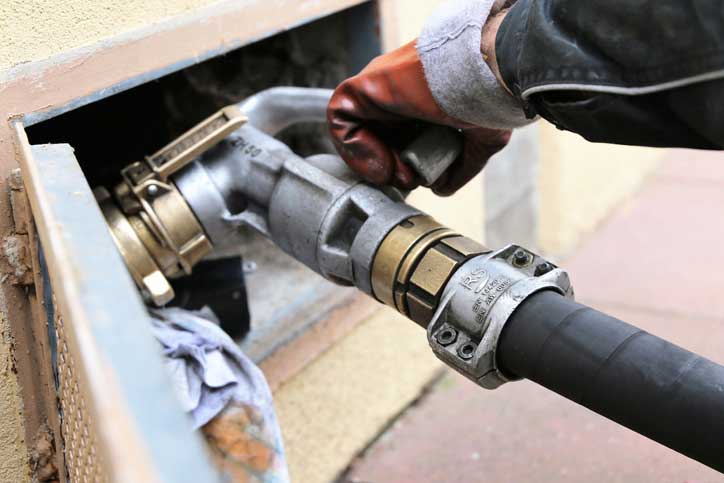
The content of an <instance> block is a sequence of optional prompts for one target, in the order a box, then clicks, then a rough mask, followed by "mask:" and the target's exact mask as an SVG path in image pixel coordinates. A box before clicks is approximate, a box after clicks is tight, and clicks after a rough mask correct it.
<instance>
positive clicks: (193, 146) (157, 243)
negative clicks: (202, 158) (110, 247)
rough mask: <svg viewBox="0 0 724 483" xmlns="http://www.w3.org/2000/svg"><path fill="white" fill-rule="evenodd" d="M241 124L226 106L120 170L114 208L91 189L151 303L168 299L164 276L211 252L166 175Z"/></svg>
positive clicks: (187, 269) (234, 111)
mask: <svg viewBox="0 0 724 483" xmlns="http://www.w3.org/2000/svg"><path fill="white" fill-rule="evenodd" d="M245 122H246V117H245V116H244V115H243V114H242V112H241V111H240V110H239V109H238V107H236V106H228V107H226V108H224V109H222V110H220V111H218V112H217V113H215V114H214V115H212V116H211V117H209V118H208V119H206V120H204V121H203V122H201V123H200V124H198V125H196V126H195V127H194V128H192V129H191V130H189V131H187V132H186V133H185V134H183V135H182V136H180V137H179V138H177V139H176V140H175V141H173V142H172V143H170V144H168V145H167V146H164V147H163V148H162V149H160V150H159V151H158V152H156V153H154V154H152V155H151V156H148V157H146V158H145V159H144V160H143V161H138V162H135V163H133V164H131V165H129V166H127V167H125V168H124V169H123V170H122V171H121V176H122V178H123V181H122V182H121V183H119V184H118V185H117V186H116V187H115V188H114V189H113V198H115V201H116V203H117V205H118V208H120V209H118V208H115V207H114V206H111V205H113V200H112V199H111V198H110V196H109V195H108V193H107V191H106V190H104V189H97V190H96V197H97V198H98V201H99V203H100V204H101V207H102V209H103V210H104V214H105V215H106V221H107V222H108V225H109V228H110V230H111V233H112V234H113V236H114V240H115V242H116V244H117V245H118V248H119V250H120V252H121V254H122V255H123V257H124V259H125V261H126V266H127V267H128V268H129V271H130V272H131V274H132V275H133V278H134V280H135V281H136V283H137V284H138V286H139V287H140V288H141V289H142V291H143V292H144V294H145V295H146V296H147V297H148V298H150V299H151V300H152V301H153V302H154V303H155V304H156V305H163V304H165V303H167V302H169V301H170V300H171V299H172V298H173V297H174V294H173V290H172V289H171V286H170V284H169V283H168V281H167V280H166V277H174V276H178V275H181V274H184V273H185V274H189V273H191V269H192V267H193V266H194V265H195V264H196V263H197V262H198V261H200V260H201V259H202V258H203V257H204V256H205V255H207V254H208V253H209V252H211V250H212V245H211V242H210V241H209V239H208V237H207V236H206V233H205V232H204V229H203V227H202V226H201V224H200V223H199V221H198V220H197V218H196V216H195V215H194V213H193V211H192V210H191V208H190V207H189V205H188V203H187V202H186V200H185V199H184V197H183V196H182V195H181V193H180V192H179V190H178V188H177V187H176V185H175V183H173V181H172V180H171V176H172V175H174V174H175V173H177V172H179V170H181V169H182V168H184V167H185V166H187V165H188V164H189V163H191V162H192V161H193V160H194V159H195V158H197V157H198V156H199V155H201V154H203V153H204V152H205V151H207V150H208V149H210V148H212V147H213V146H215V145H216V144H217V143H219V142H220V141H221V140H223V139H224V138H226V137H227V136H228V135H229V134H231V133H232V132H233V131H235V130H237V129H238V128H239V127H240V126H241V125H243V124H244V123H245Z"/></svg>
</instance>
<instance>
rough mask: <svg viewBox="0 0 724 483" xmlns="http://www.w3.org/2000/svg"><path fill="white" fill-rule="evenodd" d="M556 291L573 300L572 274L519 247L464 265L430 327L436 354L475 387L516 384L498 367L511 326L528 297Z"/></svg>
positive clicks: (448, 287) (450, 283) (444, 294)
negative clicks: (508, 324)
mask: <svg viewBox="0 0 724 483" xmlns="http://www.w3.org/2000/svg"><path fill="white" fill-rule="evenodd" d="M542 290H553V291H555V292H558V293H560V294H561V295H563V296H566V297H568V298H573V287H572V286H571V282H570V279H569V277H568V274H567V273H566V272H565V271H564V270H562V269H560V268H558V267H556V266H555V265H553V264H552V263H550V262H549V261H547V260H545V259H543V258H541V257H540V256H538V255H536V254H535V253H532V252H530V251H529V250H526V249H525V248H521V247H519V246H517V245H509V246H507V247H505V248H503V249H501V250H498V251H495V252H489V253H487V254H481V255H479V256H476V257H473V258H470V259H468V260H467V261H466V262H464V263H463V264H462V265H461V266H460V267H459V268H458V269H457V270H456V271H455V273H454V274H452V276H451V277H450V279H449V280H448V281H447V283H446V284H445V287H444V289H443V291H442V296H441V301H440V303H439V305H438V306H437V310H436V312H435V314H434V316H433V317H432V320H431V321H430V323H429V325H428V326H427V338H428V342H429V344H430V347H431V348H432V350H433V352H434V353H435V355H436V356H437V357H438V358H439V359H441V360H442V361H443V362H445V363H446V364H447V365H449V366H450V367H452V368H454V369H455V370H457V371H458V372H460V373H461V374H463V375H464V376H465V377H467V378H468V379H470V380H472V381H474V382H475V383H476V384H478V385H480V386H482V387H484V388H486V389H495V388H497V387H499V386H501V385H502V384H504V383H506V382H508V381H510V380H512V378H510V377H509V376H507V375H506V374H503V373H502V372H501V371H500V370H499V369H498V366H497V363H496V348H497V345H498V340H499V338H500V334H501V332H502V330H503V328H504V327H505V324H506V322H507V321H508V319H509V318H510V317H511V315H512V314H513V312H514V311H515V310H516V309H517V308H518V306H519V305H520V304H521V303H523V301H525V300H526V299H527V298H528V297H530V296H531V295H533V294H534V293H537V292H540V291H542Z"/></svg>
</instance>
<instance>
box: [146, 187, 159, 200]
mask: <svg viewBox="0 0 724 483" xmlns="http://www.w3.org/2000/svg"><path fill="white" fill-rule="evenodd" d="M146 194H148V196H150V197H151V198H153V197H155V196H156V195H157V194H158V186H156V185H155V184H152V185H151V186H149V187H148V188H146Z"/></svg>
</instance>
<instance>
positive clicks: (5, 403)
mask: <svg viewBox="0 0 724 483" xmlns="http://www.w3.org/2000/svg"><path fill="white" fill-rule="evenodd" d="M0 323H1V324H2V327H1V328H0V481H3V482H5V481H7V482H11V481H12V482H23V481H29V471H28V461H27V458H28V453H27V449H26V444H25V429H24V427H23V419H22V400H21V398H20V388H19V387H18V383H17V379H16V378H15V374H14V370H13V366H14V362H13V356H12V353H11V350H10V347H11V344H10V342H11V341H10V334H9V333H8V330H7V326H6V321H5V317H2V320H0Z"/></svg>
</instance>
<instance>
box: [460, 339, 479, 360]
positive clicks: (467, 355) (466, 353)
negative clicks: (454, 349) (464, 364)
mask: <svg viewBox="0 0 724 483" xmlns="http://www.w3.org/2000/svg"><path fill="white" fill-rule="evenodd" d="M477 348H478V346H477V345H475V344H473V343H472V342H467V343H465V344H463V345H461V346H460V347H459V348H458V355H459V356H460V359H462V360H464V361H469V360H470V359H472V358H473V355H475V349H477Z"/></svg>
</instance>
